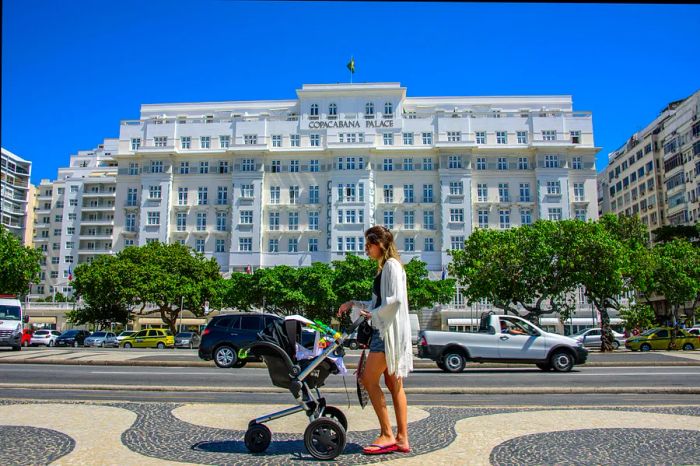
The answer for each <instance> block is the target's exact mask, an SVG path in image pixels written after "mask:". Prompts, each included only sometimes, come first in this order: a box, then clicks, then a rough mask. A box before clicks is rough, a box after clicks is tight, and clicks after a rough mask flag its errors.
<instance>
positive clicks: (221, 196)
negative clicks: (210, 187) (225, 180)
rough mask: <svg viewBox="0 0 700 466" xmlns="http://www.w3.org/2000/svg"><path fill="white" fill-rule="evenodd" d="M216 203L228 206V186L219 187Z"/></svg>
mask: <svg viewBox="0 0 700 466" xmlns="http://www.w3.org/2000/svg"><path fill="white" fill-rule="evenodd" d="M216 203H217V204H218V205H226V204H228V187H226V186H219V187H218V188H217V196H216Z"/></svg>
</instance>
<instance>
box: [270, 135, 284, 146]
mask: <svg viewBox="0 0 700 466" xmlns="http://www.w3.org/2000/svg"><path fill="white" fill-rule="evenodd" d="M272 147H282V135H280V134H273V135H272Z"/></svg>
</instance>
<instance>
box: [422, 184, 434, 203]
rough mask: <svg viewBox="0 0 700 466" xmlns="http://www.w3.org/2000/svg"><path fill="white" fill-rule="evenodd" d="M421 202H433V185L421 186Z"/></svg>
mask: <svg viewBox="0 0 700 466" xmlns="http://www.w3.org/2000/svg"><path fill="white" fill-rule="evenodd" d="M423 202H433V185H432V184H424V185H423Z"/></svg>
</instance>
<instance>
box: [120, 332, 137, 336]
mask: <svg viewBox="0 0 700 466" xmlns="http://www.w3.org/2000/svg"><path fill="white" fill-rule="evenodd" d="M134 333H136V332H132V331H128V332H122V333H120V334H119V336H120V337H128V336H129V335H133V334H134Z"/></svg>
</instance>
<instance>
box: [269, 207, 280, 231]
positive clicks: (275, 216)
mask: <svg viewBox="0 0 700 466" xmlns="http://www.w3.org/2000/svg"><path fill="white" fill-rule="evenodd" d="M268 220H269V222H268V228H269V229H270V230H271V231H276V230H279V229H280V213H279V212H270V214H269V215H268Z"/></svg>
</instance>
